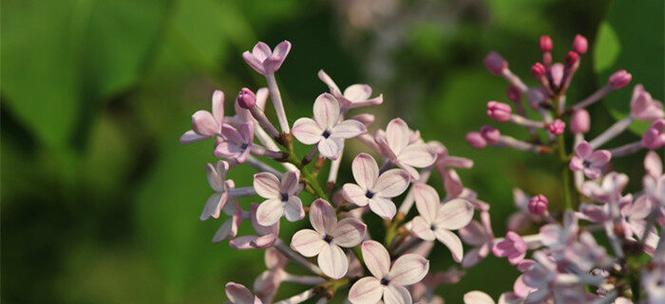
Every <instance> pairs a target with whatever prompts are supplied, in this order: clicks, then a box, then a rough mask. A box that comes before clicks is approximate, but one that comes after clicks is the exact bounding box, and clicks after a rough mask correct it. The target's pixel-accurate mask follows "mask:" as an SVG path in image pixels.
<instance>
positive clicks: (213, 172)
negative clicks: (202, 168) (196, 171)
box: [206, 160, 228, 192]
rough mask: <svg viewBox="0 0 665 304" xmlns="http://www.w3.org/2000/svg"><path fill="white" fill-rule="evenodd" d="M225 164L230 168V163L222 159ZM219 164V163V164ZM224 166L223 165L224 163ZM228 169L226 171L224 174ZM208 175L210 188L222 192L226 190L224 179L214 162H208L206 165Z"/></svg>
mask: <svg viewBox="0 0 665 304" xmlns="http://www.w3.org/2000/svg"><path fill="white" fill-rule="evenodd" d="M220 162H223V163H224V164H226V166H227V168H228V163H227V162H225V161H221V160H220ZM217 165H219V163H218V164H217ZM222 166H223V165H222ZM225 173H226V171H224V174H225ZM206 176H207V177H208V185H210V188H212V189H213V190H215V192H222V191H224V180H223V178H222V176H221V175H220V174H219V172H217V168H216V167H215V166H214V165H213V164H208V165H207V166H206Z"/></svg>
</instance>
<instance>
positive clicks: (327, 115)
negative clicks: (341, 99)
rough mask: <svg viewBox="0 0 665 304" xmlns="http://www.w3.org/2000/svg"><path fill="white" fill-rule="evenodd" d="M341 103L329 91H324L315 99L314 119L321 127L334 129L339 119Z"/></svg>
mask: <svg viewBox="0 0 665 304" xmlns="http://www.w3.org/2000/svg"><path fill="white" fill-rule="evenodd" d="M339 111H340V110H339V103H338V102H337V99H335V97H334V96H333V95H331V94H329V93H323V94H321V95H319V97H317V98H316V101H314V120H315V121H316V123H318V125H319V127H321V128H325V129H327V130H328V131H332V128H333V127H334V126H335V125H336V124H337V122H338V120H339V114H340V112H339Z"/></svg>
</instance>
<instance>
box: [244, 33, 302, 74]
mask: <svg viewBox="0 0 665 304" xmlns="http://www.w3.org/2000/svg"><path fill="white" fill-rule="evenodd" d="M290 50H291V42H288V41H282V42H280V43H279V44H278V45H277V46H276V47H275V50H274V51H273V50H271V49H270V47H269V46H268V45H267V44H265V43H263V42H259V43H257V44H256V45H255V46H254V48H253V49H252V52H251V53H250V52H249V51H245V52H244V53H242V58H243V59H245V62H246V63H247V64H248V65H249V66H250V67H252V69H254V70H255V71H256V72H257V73H259V74H262V75H269V74H273V73H275V72H276V71H277V70H279V68H280V67H281V66H282V63H284V60H285V59H286V56H287V55H288V54H289V51H290Z"/></svg>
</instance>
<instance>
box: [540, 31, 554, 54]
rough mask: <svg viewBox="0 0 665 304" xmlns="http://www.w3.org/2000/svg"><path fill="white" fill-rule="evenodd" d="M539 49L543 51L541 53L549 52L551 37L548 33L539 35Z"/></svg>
mask: <svg viewBox="0 0 665 304" xmlns="http://www.w3.org/2000/svg"><path fill="white" fill-rule="evenodd" d="M539 42H540V50H541V51H543V53H547V52H551V51H552V38H551V37H550V36H548V35H542V36H540V41H539Z"/></svg>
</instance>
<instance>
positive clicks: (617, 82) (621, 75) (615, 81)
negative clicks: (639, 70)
mask: <svg viewBox="0 0 665 304" xmlns="http://www.w3.org/2000/svg"><path fill="white" fill-rule="evenodd" d="M632 79H633V76H632V75H630V73H628V72H627V71H626V70H618V71H616V72H614V74H612V75H611V76H610V79H609V80H608V82H607V83H608V84H609V85H610V87H611V88H612V89H615V90H618V89H621V88H623V87H625V86H627V85H628V83H630V81H631V80H632Z"/></svg>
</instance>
